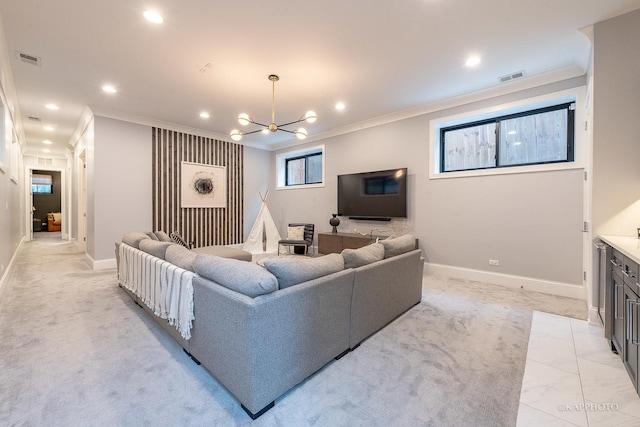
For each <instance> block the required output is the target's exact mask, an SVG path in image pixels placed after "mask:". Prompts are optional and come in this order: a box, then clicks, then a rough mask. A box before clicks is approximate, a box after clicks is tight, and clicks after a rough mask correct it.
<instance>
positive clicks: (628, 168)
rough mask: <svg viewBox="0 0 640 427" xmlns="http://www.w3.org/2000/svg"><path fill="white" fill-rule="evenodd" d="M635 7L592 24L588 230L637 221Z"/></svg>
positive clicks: (639, 94)
mask: <svg viewBox="0 0 640 427" xmlns="http://www.w3.org/2000/svg"><path fill="white" fill-rule="evenodd" d="M639 40H640V10H636V11H634V12H630V13H627V14H625V15H622V16H618V17H616V18H612V19H610V20H607V21H603V22H600V23H598V24H596V25H595V26H594V101H593V102H594V104H593V105H594V116H593V119H594V125H593V169H594V170H593V178H594V181H593V224H594V234H595V235H598V234H611V235H620V236H635V235H636V229H637V228H638V227H640V79H639V78H638V76H640V43H638V41H639Z"/></svg>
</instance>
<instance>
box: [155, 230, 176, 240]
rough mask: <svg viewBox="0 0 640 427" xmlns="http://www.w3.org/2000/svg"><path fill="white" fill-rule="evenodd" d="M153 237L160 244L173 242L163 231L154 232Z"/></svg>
mask: <svg viewBox="0 0 640 427" xmlns="http://www.w3.org/2000/svg"><path fill="white" fill-rule="evenodd" d="M155 235H156V237H157V238H158V240H160V241H161V242H173V240H171V237H169V235H168V234H167V233H165V232H164V231H156V232H155Z"/></svg>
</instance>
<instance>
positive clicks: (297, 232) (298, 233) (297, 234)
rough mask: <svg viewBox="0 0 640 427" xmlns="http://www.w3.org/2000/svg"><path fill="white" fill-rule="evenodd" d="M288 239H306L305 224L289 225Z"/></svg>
mask: <svg viewBox="0 0 640 427" xmlns="http://www.w3.org/2000/svg"><path fill="white" fill-rule="evenodd" d="M287 240H304V225H297V226H295V227H287Z"/></svg>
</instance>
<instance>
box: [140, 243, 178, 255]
mask: <svg viewBox="0 0 640 427" xmlns="http://www.w3.org/2000/svg"><path fill="white" fill-rule="evenodd" d="M173 245H175V243H170V242H158V241H156V240H151V239H144V240H141V241H140V245H139V246H140V250H141V251H145V252H146V253H148V254H149V255H153V256H154V257H156V258H160V259H165V258H166V252H167V248H168V247H169V246H173Z"/></svg>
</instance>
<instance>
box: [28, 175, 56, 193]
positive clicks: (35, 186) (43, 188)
mask: <svg viewBox="0 0 640 427" xmlns="http://www.w3.org/2000/svg"><path fill="white" fill-rule="evenodd" d="M31 192H32V193H33V194H51V193H53V177H52V176H51V175H39V174H33V175H32V176H31Z"/></svg>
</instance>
